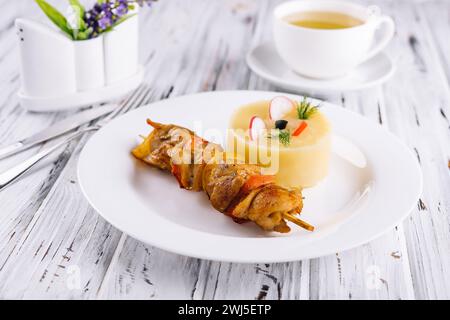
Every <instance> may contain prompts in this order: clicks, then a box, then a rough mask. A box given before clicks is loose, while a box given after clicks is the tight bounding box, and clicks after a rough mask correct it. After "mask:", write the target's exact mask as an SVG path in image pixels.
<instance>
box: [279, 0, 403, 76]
mask: <svg viewBox="0 0 450 320" xmlns="http://www.w3.org/2000/svg"><path fill="white" fill-rule="evenodd" d="M376 9H377V8H375V7H369V8H368V7H364V6H362V5H357V4H353V3H349V2H342V1H325V0H315V1H305V0H304V1H290V2H285V3H283V4H281V5H279V6H277V7H276V8H275V10H274V30H273V32H274V40H275V47H276V49H277V52H278V54H279V55H280V57H281V58H282V59H283V61H284V62H285V63H286V64H287V65H288V66H289V67H290V68H291V69H292V70H294V71H295V72H297V73H299V74H301V75H304V76H308V77H311V78H319V79H329V78H337V77H341V76H344V75H346V74H347V73H348V72H349V71H351V70H353V69H354V68H355V67H356V66H358V65H359V64H361V63H363V62H364V61H367V60H368V59H370V58H372V57H373V56H375V55H376V54H378V53H379V52H380V51H381V50H383V49H384V48H385V47H386V45H387V44H388V43H389V41H390V40H391V39H392V37H393V35H394V31H395V25H394V21H393V20H392V18H390V17H388V16H384V15H380V14H379V12H378V11H379V10H376ZM378 29H380V32H381V34H380V36H379V37H378V39H377V40H375V33H376V31H377V30H378Z"/></svg>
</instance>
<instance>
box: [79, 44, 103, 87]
mask: <svg viewBox="0 0 450 320" xmlns="http://www.w3.org/2000/svg"><path fill="white" fill-rule="evenodd" d="M72 44H73V50H74V63H75V66H76V67H75V72H76V85H77V91H84V90H90V89H96V88H100V87H103V86H104V85H105V65H104V58H103V57H104V48H103V39H102V37H97V38H94V39H89V40H83V41H72Z"/></svg>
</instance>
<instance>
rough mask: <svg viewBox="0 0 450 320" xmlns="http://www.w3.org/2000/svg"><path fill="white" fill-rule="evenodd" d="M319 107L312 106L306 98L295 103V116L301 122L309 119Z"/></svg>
mask: <svg viewBox="0 0 450 320" xmlns="http://www.w3.org/2000/svg"><path fill="white" fill-rule="evenodd" d="M318 108H319V106H313V105H312V104H311V102H309V101H308V99H307V98H306V97H303V100H302V101H300V102H297V116H298V118H299V119H301V120H307V119H309V118H310V117H311V116H312V115H313V114H315V113H316V112H317V110H318Z"/></svg>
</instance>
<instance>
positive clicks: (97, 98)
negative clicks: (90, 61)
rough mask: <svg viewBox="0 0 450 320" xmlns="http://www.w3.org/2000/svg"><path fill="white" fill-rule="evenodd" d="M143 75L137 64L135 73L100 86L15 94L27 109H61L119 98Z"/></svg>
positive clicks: (40, 110)
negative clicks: (40, 94) (35, 94)
mask: <svg viewBox="0 0 450 320" xmlns="http://www.w3.org/2000/svg"><path fill="white" fill-rule="evenodd" d="M143 77H144V68H143V67H142V66H139V69H138V71H137V72H136V74H135V75H133V76H131V77H129V78H127V79H123V80H120V81H117V82H115V83H113V84H110V85H107V86H104V87H101V88H96V89H90V90H85V91H79V92H74V93H71V94H67V95H63V96H56V97H33V96H28V95H25V94H24V93H23V92H21V91H19V92H18V94H17V95H18V97H19V101H20V104H21V105H22V107H24V108H25V109H27V110H28V111H33V112H52V111H62V110H68V109H76V108H81V107H85V106H89V105H91V104H94V103H100V102H105V101H111V100H114V99H116V98H120V97H122V96H124V95H126V94H127V93H129V92H130V91H132V90H134V89H136V87H137V86H138V85H140V84H141V82H142V79H143Z"/></svg>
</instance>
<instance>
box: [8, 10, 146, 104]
mask: <svg viewBox="0 0 450 320" xmlns="http://www.w3.org/2000/svg"><path fill="white" fill-rule="evenodd" d="M15 25H16V31H17V35H18V38H19V52H20V75H21V81H22V87H21V90H20V96H21V99H22V100H23V101H25V100H26V101H27V104H32V102H33V101H34V100H36V101H37V100H38V99H39V100H40V102H39V105H40V104H42V101H48V99H49V98H55V99H57V98H58V99H59V100H55V99H54V100H55V101H61V98H65V97H67V99H66V100H68V99H76V96H77V95H79V94H83V95H84V97H88V96H86V93H87V94H89V95H90V96H92V97H96V99H97V100H98V99H99V97H98V96H99V94H96V93H97V92H100V91H101V90H103V91H104V92H106V91H107V90H105V89H108V88H112V87H114V86H119V85H120V86H123V87H126V86H128V87H129V86H131V84H134V83H137V82H139V81H138V80H139V79H142V75H141V74H142V72H141V71H140V70H138V69H139V68H138V47H139V34H138V32H139V30H138V27H139V26H138V15H134V16H132V17H130V18H128V19H127V20H126V21H124V22H122V23H121V24H119V25H118V26H116V27H115V28H114V29H113V30H112V31H110V32H107V33H105V34H103V35H101V36H99V37H97V38H94V39H89V40H82V41H73V40H72V39H70V38H69V37H68V36H67V35H66V34H64V33H63V32H61V31H60V30H58V29H56V28H54V27H50V26H47V25H44V24H41V23H39V22H35V21H31V20H27V19H17V20H16V22H15ZM99 90H100V91H99ZM37 102H38V101H37ZM86 103H89V98H84V103H83V104H84V105H86ZM67 104H68V105H69V104H70V105H71V106H72V105H73V103H67ZM36 109H38V108H34V107H33V110H34V111H36Z"/></svg>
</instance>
